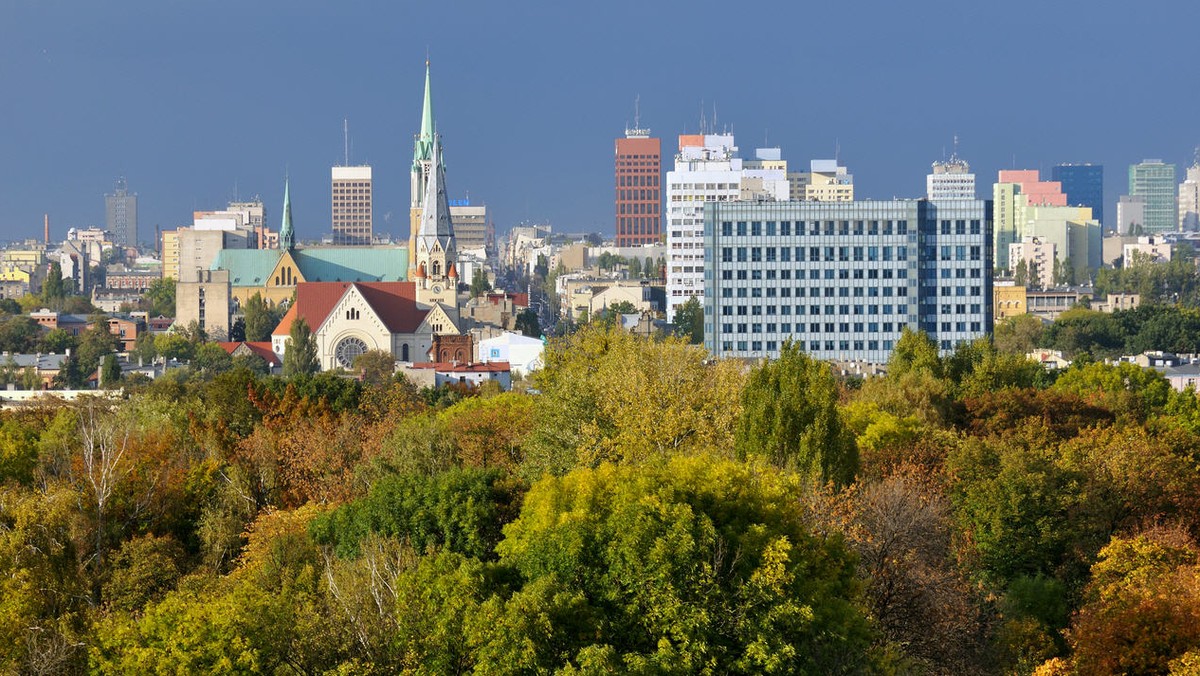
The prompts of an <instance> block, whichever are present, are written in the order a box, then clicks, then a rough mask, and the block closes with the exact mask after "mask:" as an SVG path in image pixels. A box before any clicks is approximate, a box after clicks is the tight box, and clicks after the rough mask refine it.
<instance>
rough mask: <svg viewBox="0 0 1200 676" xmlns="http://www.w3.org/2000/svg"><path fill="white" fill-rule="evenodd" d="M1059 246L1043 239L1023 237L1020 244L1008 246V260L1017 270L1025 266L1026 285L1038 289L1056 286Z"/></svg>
mask: <svg viewBox="0 0 1200 676" xmlns="http://www.w3.org/2000/svg"><path fill="white" fill-rule="evenodd" d="M1057 252H1058V246H1057V245H1056V244H1055V243H1054V242H1051V241H1048V240H1046V239H1043V238H1041V237H1022V238H1021V241H1020V242H1017V243H1015V244H1009V245H1008V260H1009V263H1011V264H1012V266H1013V268H1014V269H1016V268H1017V267H1018V266H1020V264H1021V263H1024V264H1025V283H1026V284H1027V285H1029V286H1035V287H1038V288H1043V289H1045V288H1049V287H1052V286H1054V262H1055V261H1056V260H1058V253H1057Z"/></svg>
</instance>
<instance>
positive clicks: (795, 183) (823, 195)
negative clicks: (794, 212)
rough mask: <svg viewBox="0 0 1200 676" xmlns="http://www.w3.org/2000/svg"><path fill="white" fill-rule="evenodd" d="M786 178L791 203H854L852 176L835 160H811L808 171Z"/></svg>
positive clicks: (790, 174) (793, 173)
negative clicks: (789, 185) (788, 184)
mask: <svg viewBox="0 0 1200 676" xmlns="http://www.w3.org/2000/svg"><path fill="white" fill-rule="evenodd" d="M787 177H788V181H789V182H790V184H791V198H792V200H793V201H809V202H853V201H854V176H852V175H851V174H850V173H848V172H847V170H846V167H843V166H839V165H838V161H837V160H813V161H812V162H810V163H809V170H808V171H801V172H792V173H789V174H788V175H787Z"/></svg>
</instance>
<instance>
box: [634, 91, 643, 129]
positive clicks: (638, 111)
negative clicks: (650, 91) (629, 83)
mask: <svg viewBox="0 0 1200 676" xmlns="http://www.w3.org/2000/svg"><path fill="white" fill-rule="evenodd" d="M633 128H634V129H641V128H642V95H641V94H638V95H637V96H634V97H633Z"/></svg>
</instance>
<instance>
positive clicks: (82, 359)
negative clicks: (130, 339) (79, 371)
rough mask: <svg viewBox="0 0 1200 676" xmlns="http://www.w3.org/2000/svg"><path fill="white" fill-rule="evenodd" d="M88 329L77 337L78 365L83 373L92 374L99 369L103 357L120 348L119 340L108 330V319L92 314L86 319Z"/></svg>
mask: <svg viewBox="0 0 1200 676" xmlns="http://www.w3.org/2000/svg"><path fill="white" fill-rule="evenodd" d="M88 322H89V324H88V328H87V330H85V331H84V332H83V333H81V334H80V335H79V349H78V350H77V354H78V355H79V365H80V367H81V368H83V370H84V371H87V372H89V373H91V372H94V371H95V370H96V369H97V368H99V367H100V361H101V360H102V359H103V358H104V356H105V355H109V354H112V353H114V352H116V351H118V350H119V349H120V347H121V341H120V338H118V337H117V336H116V335H114V334H113V333H112V332H111V331H109V328H108V317H107V316H105V315H103V314H99V313H97V314H94V315H92V316H91V317H89V318H88Z"/></svg>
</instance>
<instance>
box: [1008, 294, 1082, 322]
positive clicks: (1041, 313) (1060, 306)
mask: <svg viewBox="0 0 1200 676" xmlns="http://www.w3.org/2000/svg"><path fill="white" fill-rule="evenodd" d="M1091 299H1092V292H1091V289H1077V288H1062V289H1043V290H1040V291H1032V290H1030V291H1026V293H1025V309H1026V312H1028V313H1029V314H1031V315H1033V316H1035V317H1040V318H1042V319H1048V320H1051V321H1053V320H1055V319H1057V318H1058V316H1059V315H1061V314H1062V313H1064V312H1066V311H1067V310H1070V309H1071V308H1073V307H1076V306H1078V305H1084V304H1086V303H1089V302H1091Z"/></svg>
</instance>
